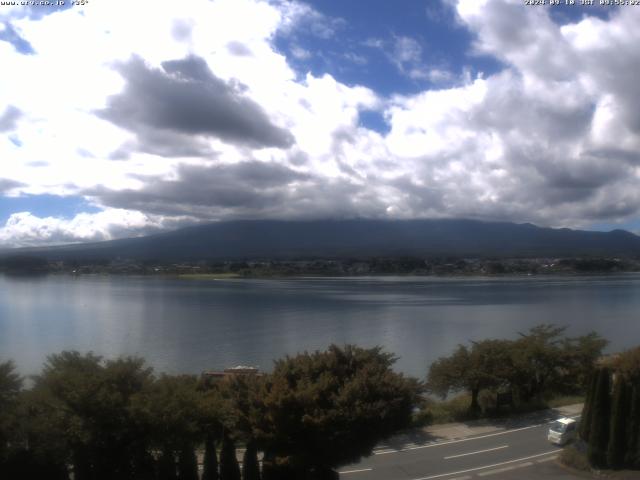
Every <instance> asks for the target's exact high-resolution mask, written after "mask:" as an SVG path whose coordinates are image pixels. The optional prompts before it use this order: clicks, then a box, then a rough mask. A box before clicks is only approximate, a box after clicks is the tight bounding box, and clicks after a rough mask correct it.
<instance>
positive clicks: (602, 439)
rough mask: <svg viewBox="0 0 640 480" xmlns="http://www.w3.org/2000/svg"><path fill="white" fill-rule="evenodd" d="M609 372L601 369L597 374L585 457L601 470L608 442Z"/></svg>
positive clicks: (605, 463)
mask: <svg viewBox="0 0 640 480" xmlns="http://www.w3.org/2000/svg"><path fill="white" fill-rule="evenodd" d="M610 377H611V372H610V371H609V369H608V368H601V369H600V371H599V372H598V382H597V385H596V391H595V393H594V395H593V406H592V408H593V414H592V417H591V428H590V433H589V448H588V452H587V456H588V458H589V462H590V463H591V465H593V466H595V467H598V468H603V467H606V466H607V445H608V442H609V422H610V418H609V417H610V414H611V411H610V409H611V406H610V403H611V401H610V398H609V388H610Z"/></svg>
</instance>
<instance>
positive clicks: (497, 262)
mask: <svg viewBox="0 0 640 480" xmlns="http://www.w3.org/2000/svg"><path fill="white" fill-rule="evenodd" d="M0 272H4V273H6V274H10V275H11V274H14V275H28V274H33V275H38V274H71V275H87V274H102V275H154V276H177V277H178V278H183V279H195V280H208V279H212V280H216V279H230V278H280V277H302V276H317V277H350V276H371V275H376V276H390V275H400V276H403V275H406V276H440V277H465V276H511V275H512V276H533V275H556V274H564V275H572V274H610V273H627V272H628V273H631V272H640V258H619V257H563V258H457V257H437V258H422V257H405V256H398V257H366V258H340V259H335V258H328V259H327V258H311V259H253V260H247V259H239V260H237V259H236V260H224V261H222V260H193V261H183V262H177V263H172V262H167V261H154V260H145V261H136V260H130V259H115V260H107V259H77V260H66V261H48V260H46V259H44V258H40V257H36V256H29V255H20V256H4V257H0Z"/></svg>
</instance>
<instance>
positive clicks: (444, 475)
mask: <svg viewBox="0 0 640 480" xmlns="http://www.w3.org/2000/svg"><path fill="white" fill-rule="evenodd" d="M554 453H555V454H557V453H558V451H557V450H552V451H550V452H544V453H538V454H537V455H530V456H528V457H522V458H516V459H515V460H508V461H506V462H500V463H494V464H493V465H484V466H483V467H475V468H469V469H467V470H460V471H458V472H449V473H440V474H438V475H431V476H429V477H420V478H414V479H413V480H431V479H432V478H441V477H448V476H449V475H460V474H461V473H469V472H475V471H477V470H484V469H485V468H493V467H500V466H502V465H508V464H509V463H516V462H522V461H523V460H529V459H532V458H537V457H543V456H545V455H551V454H554Z"/></svg>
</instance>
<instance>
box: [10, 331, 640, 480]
mask: <svg viewBox="0 0 640 480" xmlns="http://www.w3.org/2000/svg"><path fill="white" fill-rule="evenodd" d="M606 344H607V341H606V340H605V339H604V338H602V337H600V336H599V335H598V334H597V333H595V332H591V333H589V334H586V335H583V336H580V337H567V336H566V335H565V328H564V327H558V326H555V325H549V324H541V325H538V326H536V327H533V328H531V329H530V330H528V331H526V332H522V333H519V334H518V336H517V337H516V338H515V339H485V340H478V341H471V342H469V343H468V344H467V345H459V346H458V348H457V349H456V350H454V351H453V352H452V353H451V355H449V356H444V357H441V358H439V359H437V360H436V361H435V362H433V363H432V364H431V365H430V366H428V369H427V370H428V373H427V375H426V381H420V380H419V379H416V378H412V377H408V376H405V375H403V374H401V373H397V372H395V371H394V370H393V369H392V366H393V364H394V363H395V361H396V359H397V358H396V356H395V355H394V354H393V353H388V352H385V351H384V350H383V349H382V347H374V348H368V349H365V348H361V347H357V346H355V345H345V346H342V347H341V346H336V345H331V346H329V347H328V348H327V349H326V350H324V351H315V352H313V353H307V352H304V353H299V354H297V355H294V356H285V357H283V358H281V359H278V360H275V362H274V368H273V370H272V371H271V372H269V373H263V374H259V375H258V374H249V375H229V376H223V377H222V378H219V377H218V376H213V377H212V376H207V375H202V376H196V375H166V374H156V373H154V372H153V369H152V368H151V367H149V366H148V365H147V364H146V362H145V361H144V359H142V358H138V357H119V358H117V359H114V360H105V359H103V358H102V357H99V356H96V355H94V354H93V353H87V354H82V353H79V352H70V351H66V352H61V353H59V354H55V355H50V356H49V357H48V358H47V361H46V362H45V364H44V366H43V368H42V370H41V372H40V373H39V374H38V375H36V376H33V377H32V382H31V385H30V386H29V388H25V386H24V381H25V379H24V378H23V377H21V376H20V375H18V374H17V373H16V368H15V365H14V364H13V363H12V362H11V361H4V362H2V361H0V474H2V473H7V472H8V474H9V476H8V477H7V478H44V477H43V475H44V476H45V477H46V478H52V479H60V480H68V479H69V476H70V473H71V472H73V478H74V480H88V479H93V478H105V479H107V478H124V479H126V478H131V479H133V478H136V479H148V480H160V479H165V478H171V479H174V480H197V479H198V478H199V477H198V474H197V471H198V465H197V464H198V460H197V458H199V457H200V458H203V464H204V472H207V473H206V474H205V473H204V472H203V476H202V479H205V480H207V479H224V480H227V479H234V480H240V478H241V477H240V471H241V470H240V467H239V465H238V461H237V458H238V454H237V453H236V446H243V447H244V449H245V451H244V457H245V458H244V460H243V462H244V463H243V464H244V467H243V469H242V471H245V472H252V473H251V475H250V476H244V477H242V478H243V479H244V480H256V479H260V478H262V479H263V480H274V479H279V480H288V479H291V480H293V479H309V480H325V479H326V480H335V479H337V478H338V476H337V473H336V469H337V468H339V467H340V466H343V465H347V464H350V463H353V462H355V461H357V460H359V459H360V458H362V457H363V456H368V455H370V454H371V453H372V451H373V448H374V447H375V446H376V445H377V444H378V443H379V442H380V441H382V440H384V439H386V438H388V437H390V436H392V435H395V434H398V433H401V432H406V431H407V430H409V429H412V428H420V427H423V426H426V425H429V424H434V423H444V422H451V421H468V420H472V419H481V418H496V417H502V416H506V415H513V414H519V413H525V412H531V411H534V410H538V409H541V408H549V407H553V406H558V405H565V404H575V403H578V402H580V401H581V400H582V399H583V398H584V396H585V394H586V403H585V405H588V404H589V402H590V401H592V400H590V399H593V398H594V393H593V385H594V380H593V379H594V378H595V375H596V374H598V372H601V371H602V368H612V367H609V365H620V367H616V368H619V369H624V371H625V372H632V375H634V377H633V382H634V384H635V383H636V380H635V379H636V377H635V375H637V372H638V371H640V354H638V353H637V352H636V353H633V352H634V351H633V350H632V351H630V352H632V353H631V354H630V353H628V352H623V353H621V354H616V355H609V356H603V354H602V352H603V349H604V347H605V346H606ZM636 350H637V351H638V352H640V347H638V349H636ZM620 371H622V370H620ZM634 372H635V373H634ZM630 375H631V374H630ZM600 376H602V375H601V374H600ZM603 391H605V390H603ZM606 391H608V390H606ZM434 396H440V397H441V398H442V399H443V401H436V400H435V399H434ZM635 398H636V397H634V399H635ZM327 399H331V401H327ZM444 399H447V400H444ZM635 401H637V400H634V402H635ZM632 403H633V402H632ZM638 407H640V404H638ZM585 408H586V407H585ZM597 408H599V407H592V410H594V409H597ZM625 408H631V407H630V406H629V407H625ZM634 408H635V407H634ZM631 410H632V414H631V417H632V418H635V419H636V420H634V422H635V423H633V422H632V423H633V425H636V426H635V427H633V428H635V429H637V428H640V427H637V425H640V421H638V420H637V419H638V418H640V416H638V412H640V410H633V408H631ZM594 411H595V410H594ZM633 412H635V413H633ZM585 415H586V414H585ZM592 417H593V415H592ZM593 418H596V417H593ZM597 418H600V417H597ZM616 418H622V417H620V415H617V416H616ZM604 421H608V420H606V419H605V420H604ZM594 422H595V420H594ZM600 423H601V422H600ZM600 423H598V425H600ZM595 424H596V423H594V425H595ZM612 425H613V423H612ZM634 431H635V430H634ZM591 437H592V439H593V438H596V437H595V434H594V433H593V432H592V435H591ZM633 438H634V439H635V438H636V437H635V436H634V437H633ZM634 441H635V440H634ZM634 448H635V447H634ZM247 452H249V453H247ZM258 458H262V467H261V468H260V466H259V462H258ZM634 462H635V460H634V459H633V458H632V461H631V462H630V463H625V466H629V465H631V466H633V465H635V464H634ZM223 472H224V474H223ZM99 473H100V474H99ZM12 475H13V476H12ZM0 476H2V475H0ZM3 478H5V477H3Z"/></svg>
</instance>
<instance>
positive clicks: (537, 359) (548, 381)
mask: <svg viewBox="0 0 640 480" xmlns="http://www.w3.org/2000/svg"><path fill="white" fill-rule="evenodd" d="M565 330H566V327H558V326H555V325H550V324H541V325H537V326H535V327H533V328H531V329H530V330H529V331H528V332H527V333H520V334H519V335H520V338H519V339H518V340H517V341H516V342H515V344H514V347H515V348H514V350H513V351H514V352H515V357H514V364H515V369H516V371H517V380H516V381H515V383H516V388H517V390H518V392H519V396H520V397H521V398H522V399H523V400H525V401H527V400H529V399H532V398H540V397H541V396H542V394H543V393H545V391H549V390H551V391H554V390H556V391H557V389H558V388H564V383H563V382H562V378H563V373H564V372H563V368H562V367H564V366H566V361H565V360H566V354H565V351H564V349H563V348H562V344H563V338H562V334H563V333H564V331H565Z"/></svg>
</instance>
